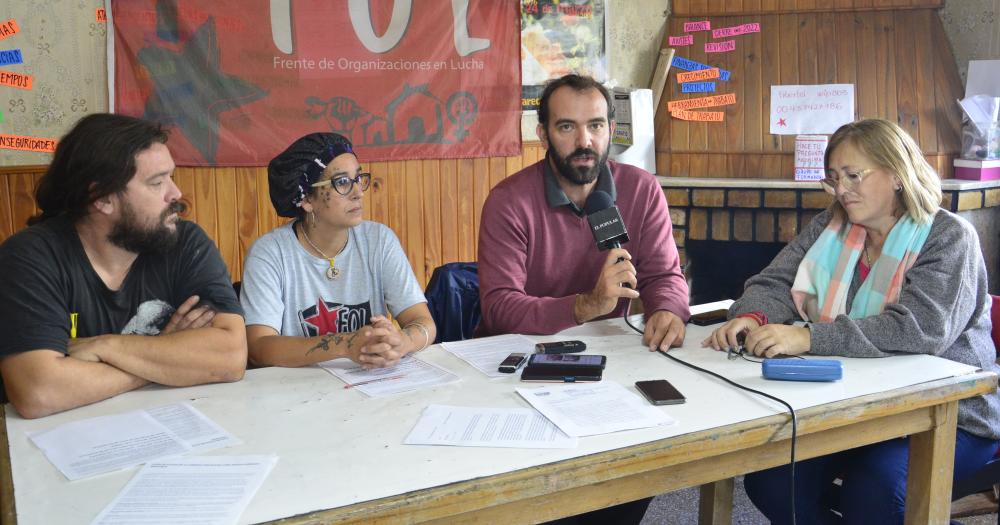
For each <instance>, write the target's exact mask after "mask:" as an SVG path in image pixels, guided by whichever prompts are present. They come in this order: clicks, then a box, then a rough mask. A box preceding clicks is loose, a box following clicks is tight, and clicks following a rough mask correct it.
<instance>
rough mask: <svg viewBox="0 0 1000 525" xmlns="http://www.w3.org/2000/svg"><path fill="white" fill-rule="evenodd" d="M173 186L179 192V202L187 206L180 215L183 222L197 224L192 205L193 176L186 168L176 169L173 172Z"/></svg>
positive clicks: (194, 208) (195, 211)
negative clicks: (175, 186)
mask: <svg viewBox="0 0 1000 525" xmlns="http://www.w3.org/2000/svg"><path fill="white" fill-rule="evenodd" d="M174 184H176V185H177V189H178V190H180V192H181V201H183V202H184V203H185V204H187V210H185V211H184V213H182V214H181V217H182V218H183V219H185V220H189V221H192V222H198V220H197V216H196V214H197V209H196V207H195V205H194V194H195V190H194V174H193V173H191V170H189V169H187V168H177V169H175V170H174Z"/></svg>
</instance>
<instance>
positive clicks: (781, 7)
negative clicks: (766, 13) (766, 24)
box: [778, 0, 799, 13]
mask: <svg viewBox="0 0 1000 525" xmlns="http://www.w3.org/2000/svg"><path fill="white" fill-rule="evenodd" d="M798 4H799V2H797V1H796V0H780V1H779V2H778V12H780V13H786V12H792V11H796V10H797V9H798Z"/></svg>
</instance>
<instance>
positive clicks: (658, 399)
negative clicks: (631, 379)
mask: <svg viewBox="0 0 1000 525" xmlns="http://www.w3.org/2000/svg"><path fill="white" fill-rule="evenodd" d="M635 387H636V388H637V389H639V392H642V395H643V396H645V397H646V399H647V400H649V402H650V403H652V404H654V405H678V404H680V403H683V402H684V401H686V399H685V398H684V394H681V393H680V391H679V390H677V389H676V388H674V385H671V384H670V381H667V380H666V379H654V380H652V381H636V382H635Z"/></svg>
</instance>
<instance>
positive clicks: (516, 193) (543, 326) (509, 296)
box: [478, 159, 690, 335]
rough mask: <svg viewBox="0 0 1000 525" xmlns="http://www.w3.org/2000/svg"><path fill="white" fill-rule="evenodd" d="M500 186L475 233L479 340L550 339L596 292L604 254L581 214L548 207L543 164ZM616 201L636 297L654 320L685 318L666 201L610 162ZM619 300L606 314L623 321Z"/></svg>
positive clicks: (637, 172)
mask: <svg viewBox="0 0 1000 525" xmlns="http://www.w3.org/2000/svg"><path fill="white" fill-rule="evenodd" d="M545 162H547V160H546V159H542V160H541V161H540V162H538V163H536V164H534V165H532V166H529V167H527V168H525V169H523V170H521V171H520V172H518V173H515V174H514V175H511V176H510V177H508V178H507V179H505V180H504V181H503V182H501V183H500V184H498V185H497V186H496V187H495V188H493V190H492V191H490V194H489V197H487V199H486V204H485V205H484V206H483V215H482V222H481V225H480V228H479V281H480V289H479V295H480V299H481V303H482V312H483V317H482V324H481V326H480V329H479V330H478V332H480V333H482V334H483V335H490V334H503V333H521V334H553V333H556V332H559V331H561V330H565V329H567V328H570V327H572V326H576V320H575V319H574V318H573V304H574V301H575V297H576V295H577V294H579V293H585V292H589V291H590V290H592V289H593V287H594V285H595V284H596V282H597V277H598V275H600V272H601V266H602V265H603V264H604V261H605V259H606V258H607V252H601V251H598V249H597V246H596V244H595V243H594V237H593V234H591V232H590V226H589V225H588V224H587V217H586V216H579V215H577V214H576V213H574V212H573V210H571V209H570V208H569V207H568V206H557V207H550V206H549V205H548V203H547V201H546V198H545V184H544V173H543V163H545ZM608 166H609V167H610V169H611V174H612V178H613V180H614V184H615V188H616V190H617V198H616V204H617V206H618V208H619V210H620V211H621V214H622V220H623V221H624V223H625V227H626V228H627V229H628V235H629V242H628V243H627V244H625V245H623V246H622V247H623V248H625V249H626V250H628V252H629V253H630V254H631V255H632V264H634V265H635V267H636V271H637V274H638V280H639V287H638V290H639V295H640V298H641V299H642V302H643V305H644V307H645V310H646V315H647V316H648V315H651V314H652V313H653V312H655V311H657V310H669V311H671V312H673V313H674V314H676V315H677V316H678V317H680V318H681V319H682V320H683V321H685V322H686V321H687V319H688V317H689V316H690V312H689V311H688V286H687V281H685V279H684V275H683V274H682V273H681V270H680V262H679V259H678V256H677V246H676V245H675V244H674V238H673V234H672V227H671V224H670V216H669V214H668V213H667V203H666V200H665V198H664V196H663V191H662V190H661V189H660V186H659V184H658V183H657V181H656V177H654V176H653V175H651V174H650V173H648V172H646V171H643V170H641V169H639V168H636V167H633V166H629V165H627V164H618V163H615V162H613V161H609V162H608ZM624 308H625V301H619V303H618V306H617V307H616V308H615V310H614V311H613V312H612V313H611V314H608V316H606V317H611V316H620V315H622V313H623V312H624Z"/></svg>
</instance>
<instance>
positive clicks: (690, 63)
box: [670, 56, 732, 82]
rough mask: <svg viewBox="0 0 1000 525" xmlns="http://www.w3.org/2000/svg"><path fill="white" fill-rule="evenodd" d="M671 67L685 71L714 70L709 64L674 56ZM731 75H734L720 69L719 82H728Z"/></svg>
mask: <svg viewBox="0 0 1000 525" xmlns="http://www.w3.org/2000/svg"><path fill="white" fill-rule="evenodd" d="M670 65H671V66H672V67H675V68H677V69H683V70H684V71H699V70H702V69H712V66H710V65H708V64H702V63H701V62H697V61H695V60H689V59H687V58H684V57H679V56H674V59H673V61H671V62H670ZM731 74H732V73H730V72H729V71H728V70H726V69H721V68H719V80H722V81H724V82H728V81H729V76H730V75H731Z"/></svg>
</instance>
